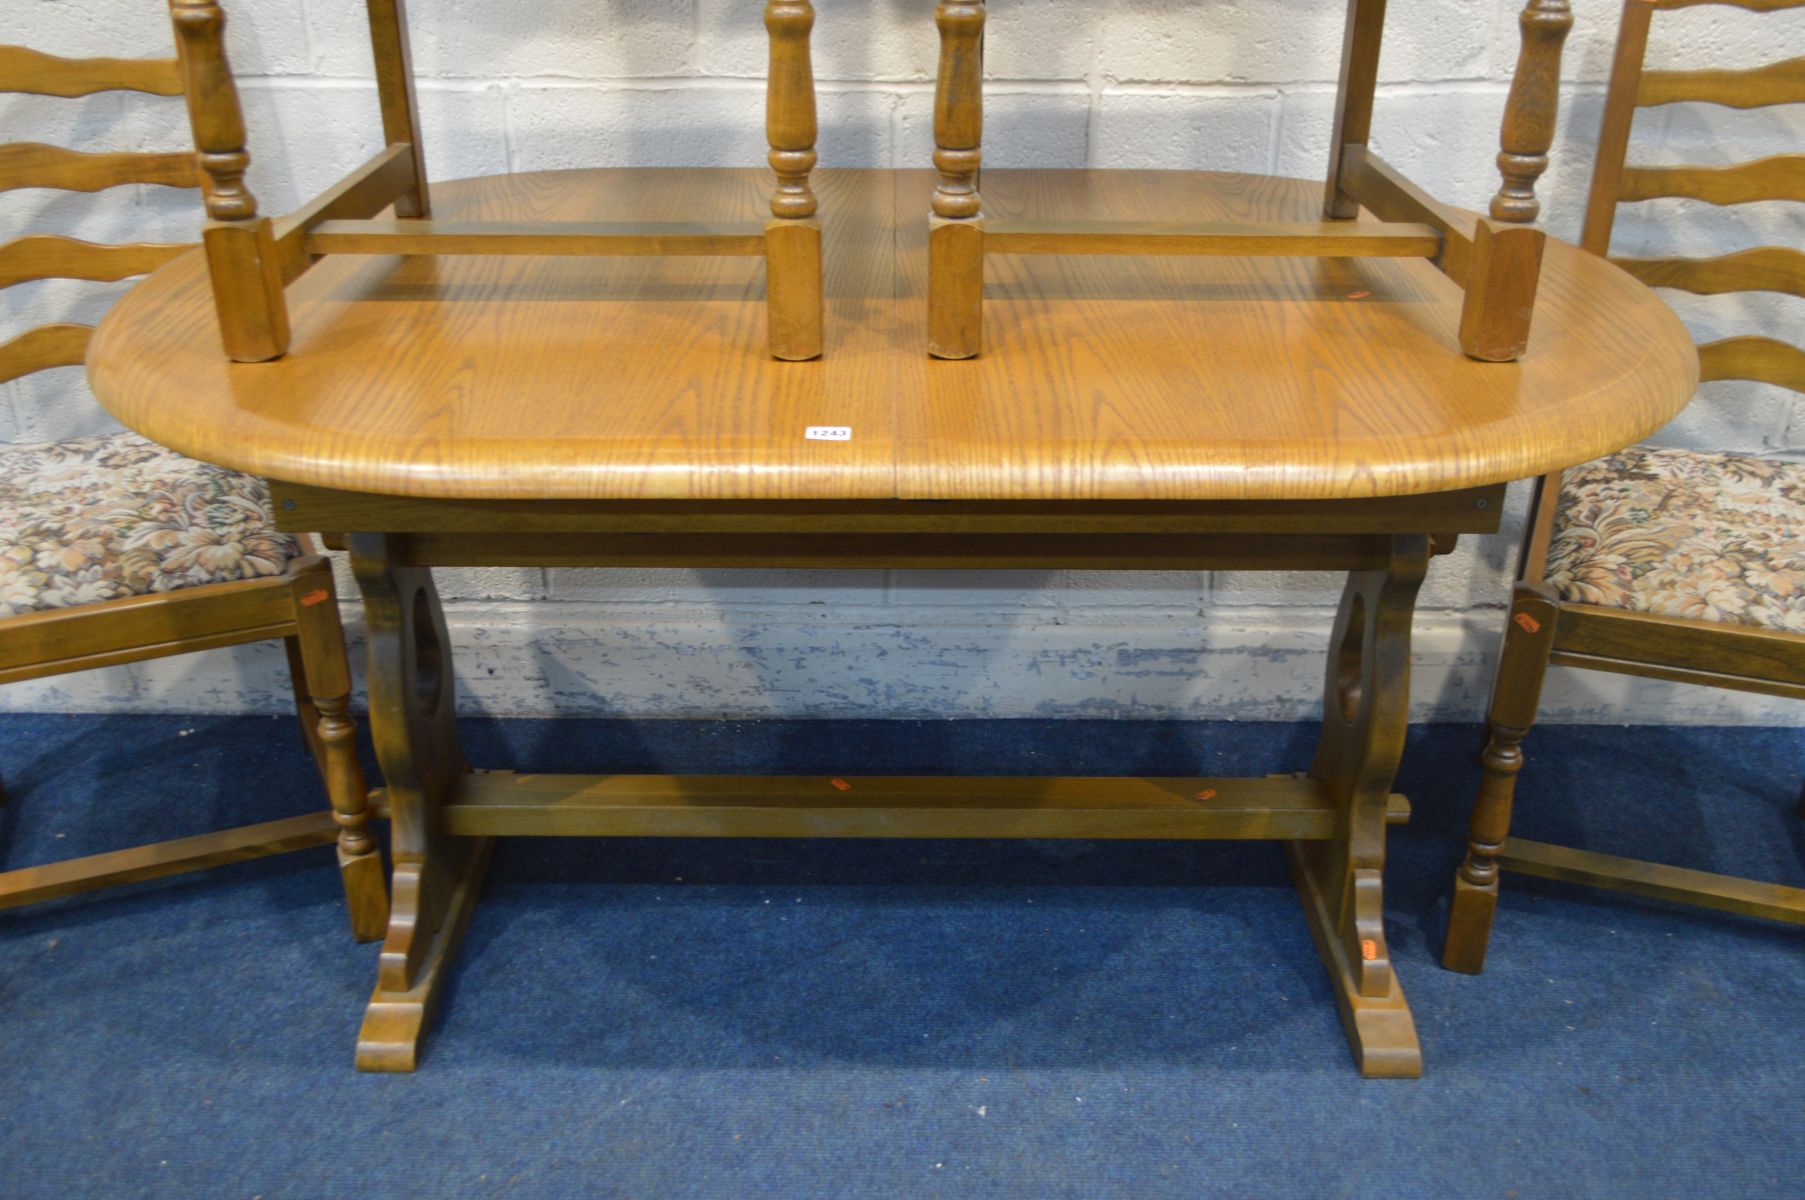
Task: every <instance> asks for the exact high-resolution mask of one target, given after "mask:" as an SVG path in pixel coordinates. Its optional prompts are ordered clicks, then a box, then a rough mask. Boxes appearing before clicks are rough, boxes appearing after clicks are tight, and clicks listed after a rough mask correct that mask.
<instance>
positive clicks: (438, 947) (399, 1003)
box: [357, 838, 494, 1071]
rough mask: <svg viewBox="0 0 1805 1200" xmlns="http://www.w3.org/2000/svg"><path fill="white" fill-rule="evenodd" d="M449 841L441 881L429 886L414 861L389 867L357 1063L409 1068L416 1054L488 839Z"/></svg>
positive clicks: (472, 903)
mask: <svg viewBox="0 0 1805 1200" xmlns="http://www.w3.org/2000/svg"><path fill="white" fill-rule="evenodd" d="M454 845H456V846H457V847H458V849H456V850H454V851H451V852H450V853H451V855H452V856H453V857H455V858H456V859H458V860H459V861H457V862H455V863H452V864H448V865H447V873H446V877H445V879H444V882H443V883H441V884H440V885H438V886H437V887H434V886H432V884H431V883H430V882H429V880H430V874H429V873H428V872H427V871H425V870H423V868H422V866H421V864H419V863H402V864H400V865H398V866H397V867H396V868H395V888H394V897H393V900H392V902H391V903H392V914H391V916H390V919H389V935H388V938H387V939H386V940H385V941H384V942H383V944H382V966H381V968H380V969H379V971H378V975H377V983H376V991H375V992H374V993H373V994H372V995H371V996H370V1006H369V1008H367V1009H366V1010H365V1011H364V1022H363V1028H362V1029H361V1030H359V1031H358V1034H357V1069H358V1070H360V1071H412V1070H413V1069H414V1066H415V1064H416V1062H417V1061H418V1059H419V1053H420V1039H421V1036H422V1035H423V1034H424V1033H425V1032H426V1026H427V1024H428V1022H430V1021H431V1020H432V1014H433V1009H434V1008H435V1007H436V1006H437V1005H438V1001H439V997H440V995H441V994H442V993H443V992H444V988H445V979H446V976H447V975H448V974H449V973H450V970H451V960H452V959H453V958H454V957H455V956H456V955H457V949H458V943H459V942H461V941H462V940H463V938H464V930H465V929H466V928H468V927H469V925H470V914H471V913H472V912H474V911H475V910H476V897H477V893H478V892H479V891H481V889H482V883H483V872H484V871H485V870H486V869H487V868H488V865H489V854H490V851H491V849H492V847H493V845H494V843H493V841H492V840H491V839H489V838H469V839H458V840H457V841H456V842H455V843H454ZM435 893H436V894H435Z"/></svg>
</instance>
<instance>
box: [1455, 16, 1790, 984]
mask: <svg viewBox="0 0 1805 1200" xmlns="http://www.w3.org/2000/svg"><path fill="white" fill-rule="evenodd" d="M1702 4H1723V5H1730V6H1734V7H1738V8H1744V9H1749V10H1752V11H1756V12H1772V11H1778V10H1781V9H1787V8H1805V0H1625V3H1624V6H1623V24H1622V27H1621V31H1620V33H1619V35H1618V40H1617V49H1616V55H1615V58H1614V60H1613V63H1612V68H1611V82H1610V87H1609V90H1608V91H1607V93H1606V98H1605V114H1604V121H1603V124H1602V127H1601V130H1600V134H1599V144H1598V157H1597V164H1596V167H1595V169H1594V171H1593V176H1592V186H1591V191H1590V193H1589V195H1588V198H1587V205H1586V223H1585V231H1584V234H1583V236H1582V238H1581V245H1582V246H1583V247H1584V248H1585V249H1587V250H1589V251H1591V252H1592V253H1594V254H1599V255H1608V254H1609V251H1610V241H1611V229H1612V226H1613V223H1614V221H1615V219H1616V212H1617V205H1618V204H1619V203H1623V202H1631V201H1640V200H1650V199H1655V198H1658V197H1665V196H1684V197H1692V198H1695V199H1699V200H1704V201H1706V202H1708V203H1712V204H1733V203H1742V202H1744V201H1748V200H1757V199H1763V200H1765V199H1781V200H1796V201H1805V156H1799V155H1784V156H1779V157H1775V158H1767V159H1762V160H1759V161H1757V162H1751V163H1743V164H1739V165H1736V166H1730V167H1718V168H1698V167H1659V168H1655V167H1632V166H1628V165H1626V159H1627V156H1628V151H1629V136H1630V126H1631V122H1632V120H1633V118H1634V116H1635V111H1636V109H1637V108H1642V107H1655V106H1658V105H1663V104H1674V103H1678V102H1681V101H1691V102H1700V103H1707V104H1719V105H1724V106H1727V107H1732V108H1758V107H1765V106H1767V105H1772V104H1785V103H1797V102H1801V101H1805V58H1794V59H1791V60H1789V61H1787V62H1782V63H1774V64H1771V65H1769V66H1765V67H1760V68H1755V69H1752V70H1740V71H1725V70H1701V71H1644V70H1643V59H1644V56H1645V54H1646V52H1647V48H1648V35H1649V27H1650V24H1651V22H1652V20H1653V17H1654V14H1655V12H1657V11H1659V10H1666V9H1679V8H1691V7H1695V6H1698V5H1702ZM1611 261H1612V262H1614V263H1616V264H1617V265H1618V266H1620V267H1622V268H1623V269H1624V270H1626V271H1629V272H1630V273H1631V274H1633V275H1635V276H1636V277H1637V278H1639V279H1641V280H1642V281H1643V282H1644V283H1647V284H1649V285H1650V286H1651V287H1671V288H1679V289H1682V290H1685V291H1690V292H1696V293H1701V294H1716V293H1722V292H1732V291H1779V292H1786V293H1790V294H1791V295H1795V296H1805V253H1800V252H1799V251H1798V250H1794V249H1789V248H1778V247H1766V248H1762V249H1757V250H1745V251H1741V252H1739V253H1735V254H1728V255H1723V256H1721V257H1716V258H1702V259H1699V258H1649V259H1626V258H1613V259H1612V260H1611ZM1699 364H1700V379H1701V380H1716V379H1745V380H1753V381H1757V382H1763V383H1771V384H1776V385H1778V386H1781V387H1788V388H1792V389H1793V390H1795V391H1805V352H1802V351H1801V350H1800V349H1799V348H1798V347H1796V346H1792V345H1789V344H1788V343H1785V342H1781V341H1778V340H1776V339H1773V338H1767V337H1732V338H1726V339H1724V340H1722V341H1717V342H1712V343H1709V344H1707V345H1705V346H1702V347H1700V348H1699ZM1560 496H1561V476H1560V475H1559V474H1558V473H1557V474H1553V475H1547V476H1544V477H1543V478H1542V479H1540V480H1539V481H1538V482H1537V486H1536V493H1535V500H1534V505H1533V507H1532V508H1531V511H1530V516H1529V526H1528V535H1527V538H1526V541H1525V545H1524V549H1523V556H1522V578H1521V581H1520V582H1519V583H1518V584H1517V585H1516V588H1515V590H1514V591H1513V593H1512V596H1511V606H1510V614H1509V619H1508V623H1507V624H1506V626H1505V636H1504V649H1503V653H1502V657H1501V659H1500V662H1499V667H1498V677H1497V681H1496V683H1495V684H1494V687H1493V691H1492V701H1491V710H1490V714H1489V723H1490V737H1489V740H1488V742H1487V745H1486V748H1485V752H1484V755H1483V757H1482V762H1483V764H1484V768H1485V774H1484V777H1483V781H1482V782H1481V784H1480V789H1479V796H1478V799H1477V801H1476V803H1475V805H1474V809H1473V816H1472V825H1471V830H1470V833H1469V840H1468V844H1467V853H1466V857H1465V860H1464V861H1463V862H1462V863H1461V866H1460V869H1459V872H1458V873H1457V875H1456V877H1455V883H1454V907H1453V912H1452V915H1451V918H1450V923H1449V929H1448V940H1447V944H1446V947H1445V949H1444V951H1443V957H1442V962H1443V965H1445V966H1447V967H1450V968H1452V969H1453V970H1457V971H1466V972H1469V973H1472V972H1478V971H1479V970H1480V969H1482V968H1483V966H1484V965H1485V954H1486V948H1487V944H1488V942H1489V940H1490V936H1491V926H1492V917H1493V914H1494V912H1495V911H1496V908H1497V903H1498V877H1499V873H1500V871H1501V870H1514V871H1519V872H1522V873H1524V874H1529V875H1539V876H1543V877H1545V878H1552V879H1563V880H1568V881H1572V882H1579V883H1587V884H1591V885H1593V886H1597V887H1604V888H1611V889H1615V890H1618V891H1627V892H1631V893H1634V894H1637V895H1642V896H1651V897H1656V898H1659V899H1664V900H1677V901H1681V902H1684V903H1689V904H1695V905H1700V906H1703V907H1707V908H1715V909H1720V910H1724V911H1728V912H1735V913H1742V914H1747V915H1753V916H1761V917H1767V918H1770V919H1773V920H1777V921H1785V922H1789V923H1792V924H1805V889H1800V888H1791V887H1782V886H1779V885H1775V884H1767V883H1760V882H1757V881H1754V880H1747V879H1740V878H1735V877H1732V876H1725V875H1716V874H1710V873H1706V872H1701V871H1691V870H1683V869H1681V868H1678V867H1669V866H1662V865H1659V864H1656V863H1648V862H1641V861H1637V860H1634V859H1627V858H1619V857H1616V856H1613V855H1607V854H1599V853H1596V852H1593V851H1590V850H1580V849H1576V848H1573V847H1567V846H1554V845H1549V844H1546V843H1543V842H1534V841H1528V840H1526V839H1523V838H1512V837H1509V832H1510V818H1511V808H1512V801H1513V798H1514V792H1515V786H1516V777H1517V773H1518V772H1519V771H1521V770H1522V767H1523V752H1522V749H1521V747H1522V743H1523V740H1524V738H1525V737H1526V736H1527V735H1528V733H1529V729H1530V727H1531V726H1532V725H1533V724H1534V723H1535V718H1536V710H1537V707H1538V705H1539V703H1540V699H1541V691H1542V680H1543V677H1544V676H1545V674H1546V672H1547V668H1548V666H1549V664H1551V663H1552V664H1555V665H1558V666H1570V667H1584V668H1588V669H1590V670H1595V671H1612V672H1617V673H1619V674H1627V675H1640V676H1644V677H1646V678H1652V679H1664V680H1670V681H1673V682H1678V683H1699V684H1706V685H1708V686H1711V687H1720V688H1729V689H1733V690H1736V691H1745V692H1757V693H1762V694H1766V695H1771V696H1788V697H1793V698H1796V699H1805V636H1801V635H1799V634H1794V633H1787V632H1784V631H1778V630H1772V629H1762V628H1756V627H1752V626H1742V625H1726V624H1720V623H1717V622H1712V621H1702V620H1693V619H1687V618H1680V617H1664V616H1654V615H1651V614H1648V613H1639V612H1630V611H1627V610H1623V609H1614V608H1604V607H1600V606H1596V605H1590V604H1580V603H1574V602H1571V601H1564V600H1562V599H1560V597H1559V596H1558V595H1557V594H1556V593H1555V591H1554V589H1553V588H1551V587H1549V586H1548V584H1547V583H1545V582H1544V575H1545V572H1546V568H1547V562H1548V553H1549V548H1550V545H1551V543H1552V541H1553V536H1554V522H1555V517H1556V514H1557V510H1558V509H1559V506H1560ZM1800 811H1801V815H1805V794H1802V795H1801V797H1800Z"/></svg>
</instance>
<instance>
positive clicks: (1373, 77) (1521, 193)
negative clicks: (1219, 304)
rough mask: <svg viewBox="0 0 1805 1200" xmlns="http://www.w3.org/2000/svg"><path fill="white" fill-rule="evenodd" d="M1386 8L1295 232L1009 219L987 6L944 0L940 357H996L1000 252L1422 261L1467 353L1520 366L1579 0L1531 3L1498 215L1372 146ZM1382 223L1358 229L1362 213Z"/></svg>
mask: <svg viewBox="0 0 1805 1200" xmlns="http://www.w3.org/2000/svg"><path fill="white" fill-rule="evenodd" d="M1385 4H1386V0H1347V25H1346V32H1345V35H1344V38H1343V42H1342V54H1341V82H1340V86H1339V90H1338V91H1337V93H1336V97H1335V124H1334V132H1333V133H1332V134H1331V136H1330V144H1329V171H1328V185H1327V189H1326V191H1325V193H1324V196H1323V210H1322V216H1323V219H1322V220H1321V221H1317V222H1302V223H1295V224H1272V223H1264V224H1261V223H1254V224H1241V223H1200V222H1189V223H1183V222H1180V223H1168V222H1148V221H1005V220H995V219H990V218H987V217H986V216H985V214H984V203H983V199H982V197H981V196H980V195H979V172H978V168H979V164H980V161H981V159H982V157H983V151H982V145H981V143H982V140H983V139H982V133H983V126H984V112H983V108H984V94H983V93H984V88H983V82H984V78H983V77H984V23H985V4H984V0H939V4H938V7H937V8H936V9H935V13H934V23H935V25H936V26H937V27H938V29H939V31H940V72H939V77H938V83H937V85H936V88H935V93H934V167H935V169H936V170H937V171H939V173H940V182H939V184H938V186H937V187H936V188H935V189H934V197H933V200H932V203H931V210H930V215H929V229H930V233H929V235H928V353H929V354H930V355H932V356H933V357H935V358H944V359H962V358H974V357H976V356H977V355H978V354H979V353H980V352H981V351H982V349H983V340H984V337H983V330H984V258H985V256H986V255H988V254H1134V255H1142V254H1179V255H1197V254H1207V255H1241V256H1248V255H1270V256H1279V257H1302V258H1424V259H1427V260H1429V262H1430V263H1431V264H1432V265H1433V266H1434V267H1435V268H1436V269H1437V270H1439V271H1440V272H1441V273H1442V274H1444V275H1446V276H1447V277H1448V278H1449V279H1451V280H1453V281H1454V282H1455V283H1456V284H1457V285H1459V287H1460V288H1461V289H1462V290H1463V291H1464V292H1465V293H1466V298H1465V302H1464V304H1463V305H1462V308H1461V314H1460V349H1461V352H1462V353H1464V354H1466V355H1467V356H1469V357H1471V358H1474V359H1477V360H1479V361H1481V362H1509V361H1511V360H1513V359H1516V358H1517V357H1519V356H1520V355H1521V354H1522V353H1523V352H1524V350H1525V349H1526V348H1527V346H1528V343H1529V326H1530V318H1531V316H1532V315H1533V312H1534V309H1535V295H1536V286H1537V283H1538V281H1539V279H1540V277H1541V269H1542V247H1543V237H1544V235H1543V233H1542V231H1541V230H1539V229H1535V228H1532V227H1531V226H1530V225H1529V222H1532V221H1534V220H1535V219H1536V215H1537V214H1538V213H1539V212H1540V211H1541V205H1540V202H1539V201H1537V199H1536V195H1535V183H1536V180H1537V179H1538V178H1539V177H1540V176H1541V174H1542V172H1543V171H1544V170H1546V169H1547V167H1548V147H1549V145H1550V144H1551V143H1552V142H1553V139H1554V124H1555V114H1556V111H1557V109H1558V107H1559V96H1558V93H1557V86H1558V84H1559V82H1560V66H1561V47H1562V45H1563V44H1564V43H1565V41H1566V39H1567V31H1568V30H1569V29H1571V28H1572V27H1573V13H1572V11H1571V10H1570V9H1569V7H1568V0H1527V2H1526V3H1525V5H1524V8H1523V12H1522V16H1521V18H1520V20H1519V24H1520V26H1521V29H1522V49H1521V52H1520V53H1519V56H1518V58H1517V68H1516V73H1515V75H1514V77H1513V79H1512V81H1511V88H1510V95H1509V97H1508V98H1507V99H1506V101H1505V108H1504V123H1503V129H1502V133H1501V139H1500V140H1501V143H1502V153H1500V154H1499V155H1498V170H1499V173H1500V174H1501V175H1502V176H1503V186H1502V187H1501V188H1500V189H1499V190H1498V194H1497V195H1496V196H1494V197H1493V198H1492V203H1491V215H1490V216H1489V217H1481V218H1479V219H1478V220H1477V221H1474V220H1473V219H1472V218H1469V217H1466V216H1463V215H1461V214H1458V213H1456V212H1454V211H1453V210H1452V209H1450V208H1448V207H1447V206H1446V205H1443V204H1441V203H1440V202H1438V201H1437V200H1435V199H1434V197H1432V196H1430V195H1429V194H1428V193H1427V192H1425V191H1423V189H1422V188H1420V187H1418V186H1417V185H1416V184H1414V183H1412V182H1411V181H1410V180H1409V179H1407V178H1406V177H1405V176H1404V175H1403V174H1401V173H1400V172H1399V171H1397V169H1396V168H1394V167H1392V166H1391V165H1390V164H1389V163H1387V162H1385V161H1384V160H1383V159H1381V158H1380V157H1379V156H1378V155H1377V154H1375V153H1373V151H1372V149H1371V148H1370V147H1369V146H1368V145H1367V141H1368V138H1369V135H1370V134H1371V132H1372V121H1373V96H1374V90H1375V88H1376V87H1377V86H1378V82H1379V52H1380V48H1381V44H1382V43H1383V41H1384V38H1385ZM1363 208H1364V209H1366V210H1368V211H1370V212H1371V213H1372V214H1373V215H1374V216H1375V217H1377V218H1378V220H1377V221H1364V222H1359V223H1355V220H1354V219H1355V218H1356V217H1358V216H1359V215H1360V210H1361V209H1363Z"/></svg>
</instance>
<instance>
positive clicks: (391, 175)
mask: <svg viewBox="0 0 1805 1200" xmlns="http://www.w3.org/2000/svg"><path fill="white" fill-rule="evenodd" d="M366 8H367V10H368V15H369V23H370V48H371V51H372V54H373V55H374V58H375V63H376V88H377V94H378V97H379V98H380V101H381V107H382V128H383V138H384V140H385V141H386V143H387V144H386V145H385V146H384V147H383V149H382V150H380V151H379V152H377V154H376V155H374V156H373V157H372V158H371V159H370V160H369V161H368V162H366V163H364V164H363V165H362V166H360V167H358V168H357V169H356V170H354V171H352V172H351V173H350V174H349V175H347V176H345V177H344V178H343V179H341V180H340V181H339V182H338V183H336V184H334V185H333V186H331V187H329V188H327V189H326V190H325V191H324V192H322V193H320V194H319V195H318V196H317V197H315V198H314V199H313V200H311V201H309V202H308V203H307V204H305V205H303V206H302V207H301V208H299V209H297V210H296V211H295V212H293V213H291V214H289V215H288V216H286V217H282V218H279V219H271V218H270V217H267V216H263V215H260V214H259V213H258V210H257V201H256V198H255V197H254V196H252V195H251V193H250V191H249V190H248V189H247V188H246V187H245V184H244V173H245V169H246V168H247V167H248V166H249V164H250V155H249V153H248V152H247V151H246V149H245V142H246V137H245V125H244V114H243V110H242V108H241V107H240V105H239V100H238V89H237V85H236V84H235V83H234V81H233V76H232V69H231V65H230V63H229V62H228V61H227V58H226V50H225V40H224V37H225V13H224V11H223V9H222V8H221V6H220V4H219V3H218V0H169V9H170V14H171V17H172V18H173V20H174V22H175V28H176V34H177V38H178V41H179V43H180V47H181V52H182V53H181V60H182V67H183V76H184V87H185V91H186V94H187V97H188V113H189V119H190V123H191V124H192V126H193V129H194V144H195V149H196V151H197V152H198V160H199V163H200V167H201V170H202V172H203V180H202V182H203V185H204V187H205V190H206V204H207V216H208V218H209V220H208V223H207V228H206V234H205V243H206V247H207V265H208V269H209V272H210V274H211V277H212V282H213V295H214V300H215V303H216V307H217V309H218V313H219V324H220V334H221V337H222V339H223V341H224V343H225V349H226V353H227V354H228V355H229V356H230V357H231V358H233V359H235V360H237V361H239V362H265V361H268V360H270V359H273V358H278V357H280V356H281V355H283V354H285V353H286V352H287V351H288V347H289V341H290V331H289V325H288V307H287V303H286V301H285V298H284V295H283V289H284V288H286V287H287V286H288V285H289V284H290V283H292V282H294V280H295V279H297V278H299V277H300V276H301V275H302V274H303V273H305V272H306V271H307V270H308V269H309V268H310V267H311V266H312V265H313V264H314V263H315V262H317V261H318V260H319V259H320V258H321V257H322V256H323V255H327V254H476V255H489V254H556V255H654V256H670V255H690V256H696V255H700V256H717V255H726V256H755V257H756V256H762V257H763V258H764V260H765V271H766V311H767V319H768V323H769V344H770V351H771V354H772V355H773V356H774V357H776V358H780V359H790V360H803V359H810V358H815V357H817V356H819V355H820V354H821V349H822V341H821V339H822V308H821V225H820V220H819V218H818V217H817V215H816V209H817V200H816V197H815V194H814V192H813V190H812V189H811V187H810V184H809V174H810V172H811V171H812V170H813V169H814V166H815V162H816V153H815V138H816V119H815V82H814V70H813V67H812V65H811V61H810V56H809V35H810V32H811V30H812V29H813V27H814V21H815V13H814V9H813V7H812V5H811V4H810V2H809V0H766V3H765V7H764V20H765V29H766V31H767V34H768V36H769V39H770V70H769V72H768V75H767V83H766V106H765V126H766V136H767V140H768V141H769V143H770V146H771V153H770V159H769V161H770V164H771V168H772V170H773V171H774V172H775V173H776V176H777V183H776V189H775V191H774V192H773V193H772V196H771V216H770V219H769V220H767V221H764V222H762V223H761V222H758V221H745V222H723V223H700V222H676V221H671V222H634V223H599V222H598V223H590V222H581V223H563V222H560V223H551V222H539V223H533V224H502V223H496V222H482V221H437V220H434V219H432V205H431V200H430V196H429V188H428V184H427V177H426V163H425V158H424V153H423V150H422V146H421V141H420V119H419V109H418V105H417V104H416V102H415V97H414V75H413V65H412V61H411V55H410V52H409V49H408V32H407V13H406V8H405V0H366ZM391 206H393V211H394V216H395V217H396V218H398V219H393V220H387V219H378V218H379V216H380V214H381V213H382V212H383V211H384V210H386V209H389V208H390V207H391Z"/></svg>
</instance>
